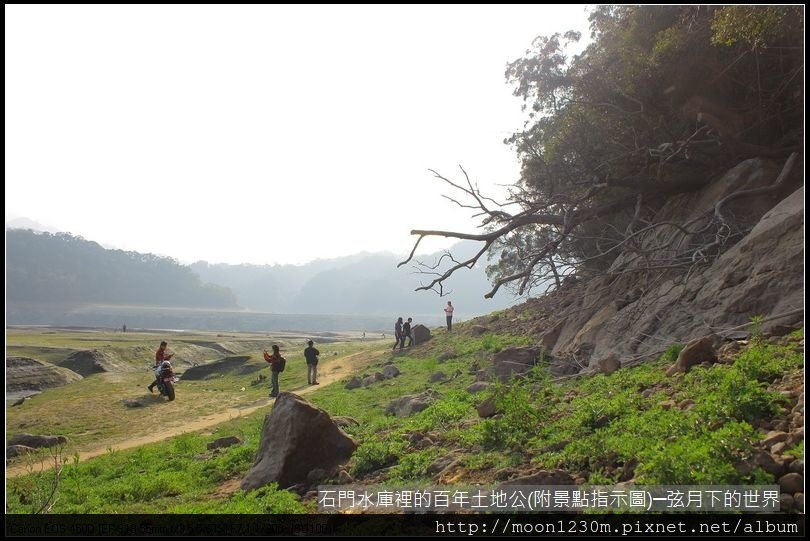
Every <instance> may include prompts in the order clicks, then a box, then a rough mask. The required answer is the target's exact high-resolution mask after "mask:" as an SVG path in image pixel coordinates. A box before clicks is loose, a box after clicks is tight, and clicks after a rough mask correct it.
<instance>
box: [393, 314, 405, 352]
mask: <svg viewBox="0 0 810 541" xmlns="http://www.w3.org/2000/svg"><path fill="white" fill-rule="evenodd" d="M394 338H396V340H397V341H396V342H394V347H393V348H391V349H392V350H394V349H397V346H398V345H399V344H400V342H402V343H404V342H405V339H404V338H403V337H402V318H401V317H398V318H397V322H396V323H394ZM400 349H402V348H401V347H400Z"/></svg>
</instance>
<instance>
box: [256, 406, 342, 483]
mask: <svg viewBox="0 0 810 541" xmlns="http://www.w3.org/2000/svg"><path fill="white" fill-rule="evenodd" d="M356 448H357V444H356V443H355V441H354V440H353V439H352V438H351V437H349V436H348V435H347V434H346V433H345V432H343V431H342V430H341V429H340V427H338V425H337V424H335V423H334V422H333V421H332V419H331V418H330V417H329V414H328V413H326V412H325V411H324V410H322V409H320V408H317V407H315V406H314V405H312V404H310V403H309V402H307V401H306V400H304V399H303V398H301V397H299V396H297V395H294V394H292V393H286V392H285V393H281V394H280V395H279V396H278V398H277V399H276V403H275V405H274V406H273V410H272V411H271V412H270V413H268V414H267V416H266V417H265V419H264V426H263V427H262V434H261V439H260V441H259V452H258V453H257V455H256V460H255V461H254V463H253V467H252V468H251V469H250V471H248V473H247V475H246V476H245V478H244V479H243V480H242V485H241V487H242V489H243V490H253V489H255V488H259V487H262V486H265V485H269V484H270V483H278V484H279V486H280V487H282V488H287V487H290V486H293V485H295V484H297V483H306V482H307V475H308V474H309V472H311V471H312V470H314V469H318V468H320V469H323V470H324V471H326V472H327V474H331V472H334V471H337V468H338V466H340V465H342V464H345V463H346V462H348V460H349V458H351V456H352V453H354V450H355V449H356Z"/></svg>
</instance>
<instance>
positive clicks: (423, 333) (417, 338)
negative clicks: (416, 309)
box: [411, 323, 430, 346]
mask: <svg viewBox="0 0 810 541" xmlns="http://www.w3.org/2000/svg"><path fill="white" fill-rule="evenodd" d="M411 335H413V345H414V346H416V345H419V344H424V343H425V342H427V341H428V340H430V329H428V328H427V327H425V326H424V325H422V324H421V323H420V324H418V325H414V327H413V328H412V329H411Z"/></svg>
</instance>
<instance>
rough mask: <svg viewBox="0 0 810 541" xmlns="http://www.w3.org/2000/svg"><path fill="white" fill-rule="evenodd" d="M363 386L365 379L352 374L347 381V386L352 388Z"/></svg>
mask: <svg viewBox="0 0 810 541" xmlns="http://www.w3.org/2000/svg"><path fill="white" fill-rule="evenodd" d="M362 386H363V381H362V380H361V379H360V378H359V377H357V376H352V378H351V379H350V380H349V381H347V382H346V385H345V388H346V389H349V390H351V389H357V388H359V387H362Z"/></svg>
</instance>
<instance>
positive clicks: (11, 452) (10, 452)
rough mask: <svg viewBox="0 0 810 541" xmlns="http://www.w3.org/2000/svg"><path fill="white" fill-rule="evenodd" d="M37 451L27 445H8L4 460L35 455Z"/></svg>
mask: <svg viewBox="0 0 810 541" xmlns="http://www.w3.org/2000/svg"><path fill="white" fill-rule="evenodd" d="M36 451H37V450H36V449H34V448H33V447H28V446H27V445H9V446H8V447H6V458H14V457H15V456H21V455H27V454H30V453H35V452H36Z"/></svg>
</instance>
